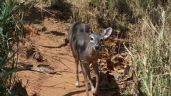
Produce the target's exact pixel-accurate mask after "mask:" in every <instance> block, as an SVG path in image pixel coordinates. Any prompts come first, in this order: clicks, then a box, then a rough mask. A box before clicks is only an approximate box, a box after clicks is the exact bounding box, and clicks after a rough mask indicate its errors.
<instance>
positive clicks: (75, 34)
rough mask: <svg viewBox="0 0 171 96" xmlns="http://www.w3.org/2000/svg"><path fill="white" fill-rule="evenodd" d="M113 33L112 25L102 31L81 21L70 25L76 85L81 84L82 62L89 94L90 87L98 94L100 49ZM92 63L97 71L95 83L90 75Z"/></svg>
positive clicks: (95, 94) (95, 95)
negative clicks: (97, 30) (99, 31)
mask: <svg viewBox="0 0 171 96" xmlns="http://www.w3.org/2000/svg"><path fill="white" fill-rule="evenodd" d="M111 33H112V28H111V27H108V28H106V29H104V30H103V32H101V33H97V32H92V31H91V28H90V26H89V25H88V24H86V23H83V22H79V21H78V22H75V23H73V24H72V26H71V27H70V31H69V33H68V40H69V45H70V48H71V51H72V55H73V57H74V59H75V63H76V83H75V85H76V87H79V86H80V81H79V70H78V66H79V64H80V66H81V70H82V73H83V76H84V82H85V87H86V89H85V90H86V95H87V96H89V92H88V91H89V87H90V88H91V92H92V94H93V95H94V96H97V92H98V89H99V66H98V58H99V51H100V49H101V43H102V40H104V39H107V38H108V37H109V36H110V35H111ZM90 64H91V65H92V68H93V71H94V73H95V84H93V82H92V78H91V76H90V68H89V65H90Z"/></svg>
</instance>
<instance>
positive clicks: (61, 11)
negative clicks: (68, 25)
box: [24, 0, 72, 24]
mask: <svg viewBox="0 0 171 96" xmlns="http://www.w3.org/2000/svg"><path fill="white" fill-rule="evenodd" d="M58 1H59V2H58V4H55V5H53V6H50V7H45V8H42V9H41V8H39V7H35V6H31V5H30V4H28V5H25V8H24V9H25V16H24V20H25V21H27V22H29V23H35V24H39V23H41V22H42V20H44V18H46V17H53V18H54V19H59V20H62V21H67V20H68V19H70V16H71V15H72V10H71V6H72V5H71V4H70V3H67V2H66V1H64V0H58Z"/></svg>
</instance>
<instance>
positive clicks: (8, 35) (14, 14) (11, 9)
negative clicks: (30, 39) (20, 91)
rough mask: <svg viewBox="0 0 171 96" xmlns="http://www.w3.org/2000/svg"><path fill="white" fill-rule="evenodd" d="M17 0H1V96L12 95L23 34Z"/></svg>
mask: <svg viewBox="0 0 171 96" xmlns="http://www.w3.org/2000/svg"><path fill="white" fill-rule="evenodd" d="M19 11H20V10H19V7H18V5H17V3H16V1H15V0H0V82H1V83H0V96H8V95H10V94H11V93H10V84H11V81H10V78H11V74H12V73H13V72H14V71H15V68H14V67H15V66H16V62H17V55H16V53H17V50H18V42H19V37H20V35H21V31H20V30H21V29H20V26H21V25H20V21H21V16H20V15H21V14H20V12H19Z"/></svg>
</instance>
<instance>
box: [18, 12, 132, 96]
mask: <svg viewBox="0 0 171 96" xmlns="http://www.w3.org/2000/svg"><path fill="white" fill-rule="evenodd" d="M33 14H34V13H33ZM36 20H37V19H36ZM36 20H35V19H34V20H31V19H29V23H26V24H25V25H24V27H25V31H26V32H27V34H26V39H25V42H23V43H21V44H20V45H21V46H20V47H21V48H20V50H19V51H20V52H19V61H18V62H19V64H23V65H31V67H33V68H32V70H30V69H29V70H20V71H18V72H17V73H16V76H17V78H18V79H19V80H20V81H21V82H22V87H24V88H25V90H26V94H25V95H23V94H22V92H20V93H21V94H22V95H21V96H85V95H86V94H85V84H84V79H83V76H82V72H81V70H80V73H79V76H80V81H81V86H80V87H76V86H75V68H76V67H75V62H74V58H73V56H72V54H71V50H70V48H69V46H68V45H66V46H62V47H60V48H58V47H57V46H60V45H61V44H63V43H64V42H65V38H66V35H67V31H68V28H69V26H70V23H66V22H65V21H61V20H58V19H55V18H53V17H50V16H48V17H44V18H43V19H39V22H35V21H36ZM117 47H118V46H116V49H117ZM115 51H116V52H113V53H115V56H114V57H112V58H111V59H112V60H111V61H110V60H109V61H105V60H101V64H100V67H101V75H100V76H101V88H100V92H99V94H98V96H119V95H120V90H121V89H120V88H121V87H123V88H126V85H124V84H122V82H121V80H120V79H119V78H121V77H123V76H124V75H125V74H126V75H127V77H125V78H124V79H126V80H127V79H129V77H130V78H131V75H129V74H128V72H126V71H125V69H128V68H127V67H128V65H125V64H129V62H126V60H125V59H123V58H127V54H126V53H123V52H121V53H118V52H117V51H119V50H115ZM127 59H128V58H127ZM128 61H129V60H128ZM107 62H108V65H107V64H106V63H107ZM110 64H113V65H111V66H112V67H111V66H110ZM41 66H43V68H44V69H41ZM39 67H40V70H41V71H40V70H38V71H35V70H33V69H36V68H39ZM113 67H114V68H113ZM123 69H124V70H123ZM49 71H50V72H49ZM52 71H53V72H52ZM125 72H126V73H125ZM126 80H125V81H126ZM89 93H90V96H92V94H91V92H89Z"/></svg>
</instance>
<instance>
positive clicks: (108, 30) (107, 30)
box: [100, 27, 112, 39]
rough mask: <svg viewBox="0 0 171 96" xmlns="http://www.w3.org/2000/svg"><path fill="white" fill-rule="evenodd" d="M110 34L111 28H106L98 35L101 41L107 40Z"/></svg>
mask: <svg viewBox="0 0 171 96" xmlns="http://www.w3.org/2000/svg"><path fill="white" fill-rule="evenodd" d="M111 34H112V28H111V27H109V28H106V29H105V30H103V32H102V33H101V34H100V35H101V37H102V39H106V38H108V37H109V36H110V35H111Z"/></svg>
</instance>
